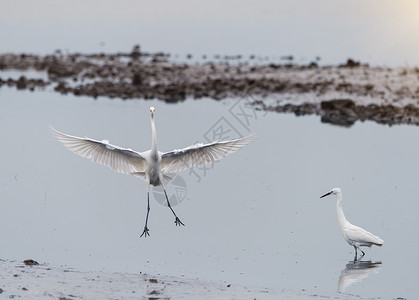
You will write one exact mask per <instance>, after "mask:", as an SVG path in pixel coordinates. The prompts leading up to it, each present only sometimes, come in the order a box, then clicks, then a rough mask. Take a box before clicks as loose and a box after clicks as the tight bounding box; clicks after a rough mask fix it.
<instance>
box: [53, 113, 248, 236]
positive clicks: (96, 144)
mask: <svg viewBox="0 0 419 300" xmlns="http://www.w3.org/2000/svg"><path fill="white" fill-rule="evenodd" d="M154 112H155V109H154V107H150V113H151V114H150V117H151V135H152V138H151V150H148V151H144V152H137V151H134V150H131V149H127V148H121V147H119V146H115V145H111V144H109V141H107V140H103V141H97V140H93V139H90V138H87V137H84V138H80V137H76V136H71V135H67V134H64V133H61V132H59V131H57V130H55V129H54V128H52V127H51V129H52V131H53V134H54V135H55V137H56V138H57V139H58V140H59V141H60V142H62V143H63V144H64V146H65V147H67V148H68V149H69V150H71V151H72V152H74V153H75V154H78V155H80V156H82V157H84V158H87V159H90V160H91V161H93V162H96V163H99V164H102V165H105V166H107V167H109V168H111V169H113V170H115V171H117V172H120V173H125V174H131V175H134V176H139V177H141V178H142V179H143V180H145V182H146V183H147V215H146V219H145V226H144V231H143V233H142V234H141V236H140V237H142V236H143V235H144V236H145V237H146V236H147V235H150V233H149V229H148V227H147V223H148V214H149V212H150V197H149V188H150V184H151V185H153V186H159V185H161V186H162V187H163V190H164V194H165V196H166V200H167V206H168V207H169V208H170V210H171V211H172V213H173V215H174V216H175V224H176V225H179V226H180V225H183V226H184V224H183V223H182V222H181V221H180V219H179V218H178V217H177V215H176V213H175V211H174V210H173V208H172V207H171V205H170V202H169V198H168V197H167V193H166V189H165V185H164V180H165V179H166V180H167V179H170V178H169V177H168V176H166V175H163V173H173V172H180V171H183V170H187V169H189V168H192V167H198V166H203V165H205V164H209V163H212V162H215V161H217V160H220V159H221V158H223V157H225V156H227V155H228V154H230V153H233V152H235V151H237V150H239V149H240V148H242V147H243V146H245V145H248V144H249V143H250V142H252V141H253V139H252V137H250V136H248V137H244V138H240V139H235V140H230V141H216V142H213V143H209V144H195V145H192V146H189V147H186V148H184V149H180V150H173V151H170V152H165V153H163V152H160V151H157V138H156V127H155V124H154Z"/></svg>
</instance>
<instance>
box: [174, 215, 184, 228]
mask: <svg viewBox="0 0 419 300" xmlns="http://www.w3.org/2000/svg"><path fill="white" fill-rule="evenodd" d="M175 224H176V226H180V225H182V226H185V224H183V223H182V221H181V220H179V218H178V217H176V220H175Z"/></svg>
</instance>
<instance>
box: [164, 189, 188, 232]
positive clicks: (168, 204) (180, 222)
mask: <svg viewBox="0 0 419 300" xmlns="http://www.w3.org/2000/svg"><path fill="white" fill-rule="evenodd" d="M163 191H164V195H165V196H166V200H167V206H168V207H169V208H170V210H171V211H172V213H173V215H174V216H175V218H176V219H175V224H176V226H180V225H183V226H185V224H183V223H182V221H181V220H179V218H178V217H177V216H176V213H175V211H174V210H173V208H172V206H171V205H170V202H169V198H168V197H167V193H166V189H165V188H164V187H163Z"/></svg>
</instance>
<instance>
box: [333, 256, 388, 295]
mask: <svg viewBox="0 0 419 300" xmlns="http://www.w3.org/2000/svg"><path fill="white" fill-rule="evenodd" d="M381 267H382V263H381V261H377V262H371V261H350V262H349V263H348V264H347V265H346V267H345V269H343V270H342V274H341V275H340V277H339V283H338V292H339V293H343V291H345V290H346V289H347V288H348V287H349V286H350V285H352V284H354V283H357V282H360V281H362V280H364V279H365V278H367V277H369V276H370V275H372V274H376V273H378V271H379V270H380V269H381Z"/></svg>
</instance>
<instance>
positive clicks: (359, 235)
mask: <svg viewBox="0 0 419 300" xmlns="http://www.w3.org/2000/svg"><path fill="white" fill-rule="evenodd" d="M343 232H344V234H345V235H346V236H347V237H348V238H349V239H351V240H353V241H358V242H365V243H373V244H375V245H377V246H381V245H382V244H383V243H384V241H383V240H382V239H380V238H379V237H378V236H375V235H373V234H372V233H371V232H368V231H366V230H365V229H363V228H361V227H359V226H356V225H352V224H348V225H346V226H345V227H344V228H343Z"/></svg>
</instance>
